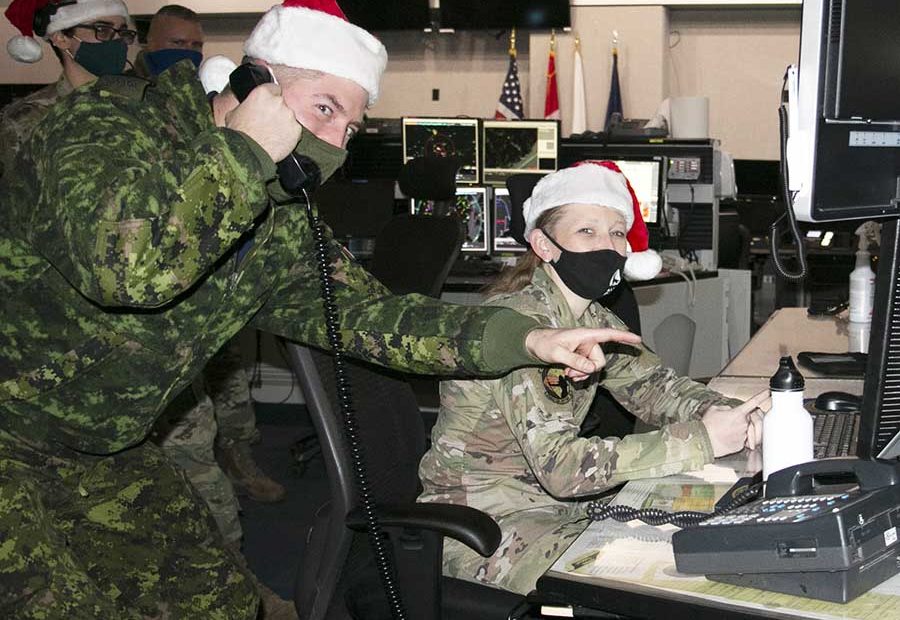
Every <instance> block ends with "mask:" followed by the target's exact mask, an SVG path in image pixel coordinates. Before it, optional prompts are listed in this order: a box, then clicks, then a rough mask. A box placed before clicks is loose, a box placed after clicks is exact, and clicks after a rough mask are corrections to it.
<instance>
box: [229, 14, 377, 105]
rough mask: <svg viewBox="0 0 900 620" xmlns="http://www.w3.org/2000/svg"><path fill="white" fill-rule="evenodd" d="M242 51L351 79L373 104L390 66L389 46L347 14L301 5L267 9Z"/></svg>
mask: <svg viewBox="0 0 900 620" xmlns="http://www.w3.org/2000/svg"><path fill="white" fill-rule="evenodd" d="M244 53H245V54H246V55H247V56H250V57H251V58H257V59H260V60H264V61H266V62H267V63H269V64H274V65H287V66H289V67H295V68H297V69H310V70H313V71H322V72H323V73H328V74H330V75H336V76H337V77H342V78H345V79H348V80H350V81H351V82H355V83H356V84H359V85H360V86H362V87H363V88H364V89H365V91H366V92H367V93H368V94H369V106H370V107H371V106H372V105H374V103H375V102H376V101H377V100H378V93H379V84H380V83H381V75H382V73H384V68H385V67H386V66H387V51H386V50H385V48H384V45H382V44H381V42H380V41H379V40H378V39H376V38H375V37H374V36H372V35H371V34H369V33H368V32H366V31H365V30H363V29H362V28H359V27H358V26H354V25H353V24H351V23H350V22H348V21H347V20H345V19H341V18H340V17H336V16H334V15H329V14H328V13H325V12H323V11H317V10H313V9H308V8H304V7H300V6H287V7H285V6H281V5H278V6H273V7H272V8H271V9H269V10H268V11H267V12H266V14H265V15H263V16H262V19H260V20H259V23H258V24H256V27H255V28H254V29H253V32H252V33H250V37H249V38H248V39H247V41H246V42H245V43H244Z"/></svg>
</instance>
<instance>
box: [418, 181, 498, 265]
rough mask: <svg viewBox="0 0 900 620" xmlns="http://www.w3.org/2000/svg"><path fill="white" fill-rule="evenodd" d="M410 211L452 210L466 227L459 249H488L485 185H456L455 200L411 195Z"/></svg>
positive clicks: (471, 251) (445, 212)
mask: <svg viewBox="0 0 900 620" xmlns="http://www.w3.org/2000/svg"><path fill="white" fill-rule="evenodd" d="M410 212H411V213H412V214H413V215H436V216H440V215H450V214H455V215H456V216H457V217H459V219H460V220H461V221H462V223H463V227H464V228H465V231H466V236H465V239H464V240H463V245H462V250H461V251H462V252H464V253H466V254H489V253H490V245H489V242H490V236H489V234H490V233H489V226H488V223H489V222H490V209H489V208H488V202H487V188H484V187H457V188H456V198H455V200H452V201H446V202H444V201H434V200H416V199H413V200H411V201H410Z"/></svg>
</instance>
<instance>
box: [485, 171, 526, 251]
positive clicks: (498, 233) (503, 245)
mask: <svg viewBox="0 0 900 620" xmlns="http://www.w3.org/2000/svg"><path fill="white" fill-rule="evenodd" d="M512 209H513V206H512V200H511V199H510V197H509V190H508V189H506V188H505V187H496V188H494V252H493V253H494V254H504V253H507V252H515V253H520V252H524V251H525V250H527V249H528V248H527V247H526V246H524V245H522V244H521V243H519V242H518V241H516V240H515V239H514V238H513V236H512V232H511V231H510V230H511V228H512Z"/></svg>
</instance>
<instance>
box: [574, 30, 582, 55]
mask: <svg viewBox="0 0 900 620" xmlns="http://www.w3.org/2000/svg"><path fill="white" fill-rule="evenodd" d="M575 49H576V50H579V51H581V37H579V36H578V35H577V34H576V35H575Z"/></svg>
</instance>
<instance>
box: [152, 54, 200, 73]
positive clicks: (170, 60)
mask: <svg viewBox="0 0 900 620" xmlns="http://www.w3.org/2000/svg"><path fill="white" fill-rule="evenodd" d="M185 58H188V59H190V61H191V62H192V63H194V66H195V67H199V66H200V62H201V61H202V60H203V54H202V53H200V52H198V51H196V50H186V49H177V48H172V49H164V50H156V51H154V52H144V61H145V62H146V63H147V69H148V70H149V71H150V73H151V75H159V74H160V73H162V72H163V71H165V70H166V69H168V68H169V67H171V66H172V65H174V64H175V63H177V62H179V61H181V60H184V59H185Z"/></svg>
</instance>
